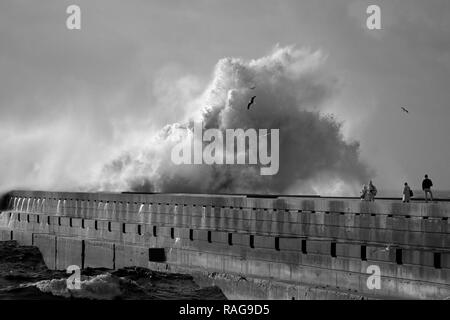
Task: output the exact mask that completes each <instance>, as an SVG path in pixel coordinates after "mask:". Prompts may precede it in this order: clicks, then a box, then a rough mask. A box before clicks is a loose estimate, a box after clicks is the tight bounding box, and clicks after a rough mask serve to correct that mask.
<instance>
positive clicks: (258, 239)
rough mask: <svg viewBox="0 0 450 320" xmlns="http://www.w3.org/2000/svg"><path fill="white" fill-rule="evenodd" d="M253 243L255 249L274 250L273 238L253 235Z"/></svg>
mask: <svg viewBox="0 0 450 320" xmlns="http://www.w3.org/2000/svg"><path fill="white" fill-rule="evenodd" d="M254 243H255V248H268V249H275V237H269V236H256V235H255V238H254Z"/></svg>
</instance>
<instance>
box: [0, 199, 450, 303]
mask: <svg viewBox="0 0 450 320" xmlns="http://www.w3.org/2000/svg"><path fill="white" fill-rule="evenodd" d="M2 203H3V208H2V211H1V215H0V240H16V241H18V242H19V244H21V245H34V246H37V247H38V248H39V249H40V251H41V253H42V255H43V257H44V260H45V262H46V265H47V266H48V267H49V268H50V269H60V270H64V269H66V268H67V267H68V266H69V265H78V266H80V267H81V268H86V267H94V268H98V267H103V268H108V269H118V268H123V267H128V266H137V267H146V268H150V269H153V270H158V271H166V272H183V273H190V274H192V275H194V277H196V279H197V281H198V282H199V283H204V284H205V285H217V286H219V287H220V288H221V289H222V291H223V292H224V294H225V295H226V296H227V297H228V298H258V299H316V298H321V299H341V298H343V299H354V298H362V297H367V298H409V299H411V298H412V299H445V298H448V297H450V223H449V221H448V218H449V216H450V203H449V202H436V203H429V204H426V203H419V202H417V203H415V202H412V203H409V204H403V203H401V202H399V201H394V200H377V201H376V202H374V203H369V202H362V201H360V200H359V199H338V198H320V197H317V198H315V197H268V198H264V197H252V196H241V195H204V194H202V195H194V194H114V193H64V192H40V191H12V192H10V193H8V194H7V195H6V196H5V197H4V198H3V200H2ZM370 266H376V267H377V268H379V271H380V274H379V282H380V283H379V288H373V287H371V286H369V285H368V283H367V282H368V280H370V279H369V277H371V276H373V275H372V274H371V273H368V270H370V269H371V268H369V267H370Z"/></svg>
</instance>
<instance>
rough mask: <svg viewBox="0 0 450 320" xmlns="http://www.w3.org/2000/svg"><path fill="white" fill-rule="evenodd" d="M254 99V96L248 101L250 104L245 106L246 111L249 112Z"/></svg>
mask: <svg viewBox="0 0 450 320" xmlns="http://www.w3.org/2000/svg"><path fill="white" fill-rule="evenodd" d="M255 98H256V96H253V97H252V98H251V99H250V102H249V103H248V105H247V110H249V109H250V107H251V106H252V104H253V103H254V102H255Z"/></svg>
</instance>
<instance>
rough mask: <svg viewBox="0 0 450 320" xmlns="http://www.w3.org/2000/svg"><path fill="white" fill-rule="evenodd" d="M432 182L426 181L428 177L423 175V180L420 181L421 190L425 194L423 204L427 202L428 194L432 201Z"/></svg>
mask: <svg viewBox="0 0 450 320" xmlns="http://www.w3.org/2000/svg"><path fill="white" fill-rule="evenodd" d="M432 186H433V182H432V181H431V180H430V179H428V175H427V174H426V175H425V179H423V181H422V190H423V192H424V193H425V202H428V194H430V198H431V201H433V193H432V192H431V187H432Z"/></svg>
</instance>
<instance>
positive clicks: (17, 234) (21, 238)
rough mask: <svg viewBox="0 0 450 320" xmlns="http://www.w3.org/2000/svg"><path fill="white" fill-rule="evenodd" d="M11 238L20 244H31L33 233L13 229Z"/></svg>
mask: <svg viewBox="0 0 450 320" xmlns="http://www.w3.org/2000/svg"><path fill="white" fill-rule="evenodd" d="M13 240H16V241H17V243H18V244H19V245H21V246H32V245H33V233H31V232H26V231H16V230H13Z"/></svg>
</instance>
